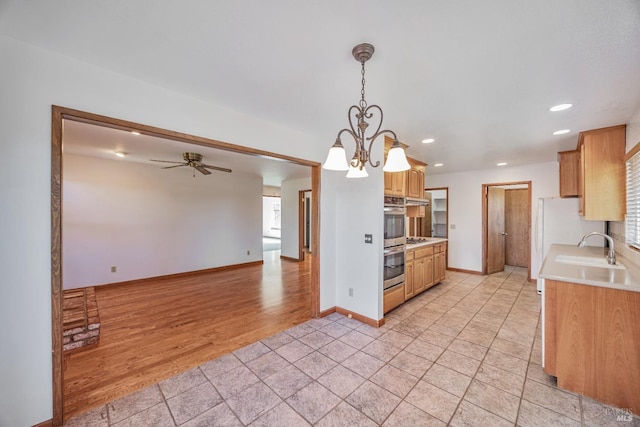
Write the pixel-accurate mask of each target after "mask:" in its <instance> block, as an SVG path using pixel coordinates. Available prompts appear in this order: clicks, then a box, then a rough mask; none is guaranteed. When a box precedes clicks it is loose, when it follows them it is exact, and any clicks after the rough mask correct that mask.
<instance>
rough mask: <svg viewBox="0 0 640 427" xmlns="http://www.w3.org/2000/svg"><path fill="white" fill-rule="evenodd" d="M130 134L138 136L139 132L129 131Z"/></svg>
mask: <svg viewBox="0 0 640 427" xmlns="http://www.w3.org/2000/svg"><path fill="white" fill-rule="evenodd" d="M131 134H132V135H140V132H138V131H137V130H132V131H131Z"/></svg>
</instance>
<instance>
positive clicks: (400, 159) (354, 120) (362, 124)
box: [322, 43, 410, 178]
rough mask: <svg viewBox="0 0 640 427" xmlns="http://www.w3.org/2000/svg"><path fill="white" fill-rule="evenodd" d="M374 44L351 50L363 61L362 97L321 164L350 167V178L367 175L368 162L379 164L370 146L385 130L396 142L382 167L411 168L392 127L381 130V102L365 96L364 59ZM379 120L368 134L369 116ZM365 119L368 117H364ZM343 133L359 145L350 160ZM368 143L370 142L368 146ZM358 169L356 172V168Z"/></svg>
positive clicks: (342, 167)
mask: <svg viewBox="0 0 640 427" xmlns="http://www.w3.org/2000/svg"><path fill="white" fill-rule="evenodd" d="M374 50H375V49H374V47H373V45H371V44H369V43H361V44H359V45H357V46H355V47H354V48H353V50H352V51H351V53H352V54H353V57H354V58H355V59H356V60H357V61H358V62H360V64H361V66H362V69H361V74H362V89H361V90H360V94H361V98H360V102H359V103H358V105H352V106H351V107H349V110H348V114H347V115H348V119H349V128H344V129H342V130H340V132H338V136H337V137H336V142H335V143H334V144H333V146H332V147H331V149H329V154H328V155H327V160H326V161H325V162H324V165H323V166H322V167H323V168H324V169H328V170H338V171H347V170H348V171H349V172H348V173H347V178H364V177H367V176H369V174H368V173H367V171H366V169H365V165H366V164H367V162H368V163H369V164H370V165H371V166H372V167H374V168H376V167H378V166H380V162H379V161H377V162H375V163H373V162H372V161H371V147H372V146H373V143H374V141H375V140H376V138H377V137H379V136H380V135H383V134H390V135H391V136H392V137H393V145H392V146H391V149H390V150H389V153H388V155H387V161H386V163H385V165H384V167H383V168H382V169H383V170H384V171H385V172H402V171H406V170H408V169H409V168H410V165H409V162H408V161H407V156H406V155H405V152H404V148H402V145H401V144H400V142H399V141H398V137H397V136H396V134H395V132H393V131H392V130H388V129H385V130H380V128H381V127H382V118H383V114H382V108H380V107H379V106H378V105H375V104H374V105H368V104H367V101H366V100H365V97H364V84H365V79H364V73H365V71H364V63H365V62H367V61H368V60H369V59H371V56H372V55H373V52H374ZM372 118H373V119H375V120H377V128H376V130H375V132H374V133H373V135H371V136H366V131H367V129H368V127H369V123H368V122H367V121H366V120H369V119H372ZM365 119H366V120H365ZM343 133H347V134H348V135H351V137H352V138H353V139H354V141H355V145H356V149H355V153H354V155H353V157H352V159H351V161H350V162H347V156H346V152H345V149H344V146H343V145H342V140H341V139H340V137H341V135H342V134H343ZM365 143H368V144H369V146H368V147H366V146H365ZM356 171H357V172H356Z"/></svg>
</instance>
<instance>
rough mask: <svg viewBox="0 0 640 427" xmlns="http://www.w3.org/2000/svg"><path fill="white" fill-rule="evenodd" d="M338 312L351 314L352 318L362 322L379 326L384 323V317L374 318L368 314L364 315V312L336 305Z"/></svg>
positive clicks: (346, 314)
mask: <svg viewBox="0 0 640 427" xmlns="http://www.w3.org/2000/svg"><path fill="white" fill-rule="evenodd" d="M336 312H338V313H340V314H344V315H345V316H349V315H351V317H352V318H354V319H356V320H358V321H360V322H362V323H366V324H367V325H370V326H373V327H376V328H379V327H380V326H382V325H384V318H382V319H380V320H374V319H372V318H370V317H367V316H363V315H362V314H358V313H356V312H354V311H351V310H347V309H344V308H342V307H336Z"/></svg>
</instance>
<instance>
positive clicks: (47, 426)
mask: <svg viewBox="0 0 640 427" xmlns="http://www.w3.org/2000/svg"><path fill="white" fill-rule="evenodd" d="M33 427H53V419H50V420H46V421H43V422H41V423H38V424H34V425H33Z"/></svg>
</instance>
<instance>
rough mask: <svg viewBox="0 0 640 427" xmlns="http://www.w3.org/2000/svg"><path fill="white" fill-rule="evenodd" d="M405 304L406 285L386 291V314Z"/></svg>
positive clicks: (384, 307) (384, 299) (383, 304)
mask: <svg viewBox="0 0 640 427" xmlns="http://www.w3.org/2000/svg"><path fill="white" fill-rule="evenodd" d="M402 303H404V283H403V284H401V285H397V286H394V287H393V288H390V289H387V290H386V291H384V297H383V299H382V310H383V311H384V312H385V313H388V312H389V311H391V310H393V309H394V308H396V307H397V306H399V305H400V304H402Z"/></svg>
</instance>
